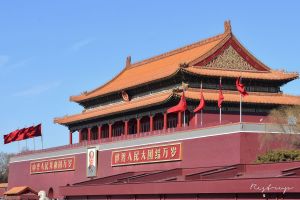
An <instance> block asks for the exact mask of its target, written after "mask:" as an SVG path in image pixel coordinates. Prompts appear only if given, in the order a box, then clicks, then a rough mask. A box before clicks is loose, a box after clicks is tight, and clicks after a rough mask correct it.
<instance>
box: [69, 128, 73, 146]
mask: <svg viewBox="0 0 300 200" xmlns="http://www.w3.org/2000/svg"><path fill="white" fill-rule="evenodd" d="M70 144H73V132H72V131H70Z"/></svg>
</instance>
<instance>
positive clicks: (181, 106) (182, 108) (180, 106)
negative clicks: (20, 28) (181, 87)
mask: <svg viewBox="0 0 300 200" xmlns="http://www.w3.org/2000/svg"><path fill="white" fill-rule="evenodd" d="M186 109H187V103H186V99H185V95H184V92H183V93H182V96H181V98H180V101H179V103H178V104H177V105H176V106H173V107H172V108H169V109H168V110H167V113H174V112H184V111H185V110H186Z"/></svg>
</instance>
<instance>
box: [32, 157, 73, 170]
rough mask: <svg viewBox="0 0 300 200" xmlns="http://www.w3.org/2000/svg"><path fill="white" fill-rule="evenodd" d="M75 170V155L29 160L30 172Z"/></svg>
mask: <svg viewBox="0 0 300 200" xmlns="http://www.w3.org/2000/svg"><path fill="white" fill-rule="evenodd" d="M70 170H75V157H74V156H73V157H67V158H54V159H47V160H41V161H34V162H30V174H41V173H50V172H58V171H70Z"/></svg>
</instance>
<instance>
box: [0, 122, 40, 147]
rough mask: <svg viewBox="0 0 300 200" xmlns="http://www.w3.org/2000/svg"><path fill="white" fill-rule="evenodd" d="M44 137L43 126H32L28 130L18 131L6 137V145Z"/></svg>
mask: <svg viewBox="0 0 300 200" xmlns="http://www.w3.org/2000/svg"><path fill="white" fill-rule="evenodd" d="M38 136H42V125H41V124H39V125H37V126H31V127H28V128H22V129H20V130H19V129H17V130H15V131H13V132H11V133H9V134H7V135H4V144H8V143H11V142H14V141H21V140H26V139H28V138H33V137H38Z"/></svg>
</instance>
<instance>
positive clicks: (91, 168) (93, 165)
mask: <svg viewBox="0 0 300 200" xmlns="http://www.w3.org/2000/svg"><path fill="white" fill-rule="evenodd" d="M97 164H98V163H97V149H96V148H95V147H92V148H88V149H87V153H86V176H87V177H94V176H97Z"/></svg>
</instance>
